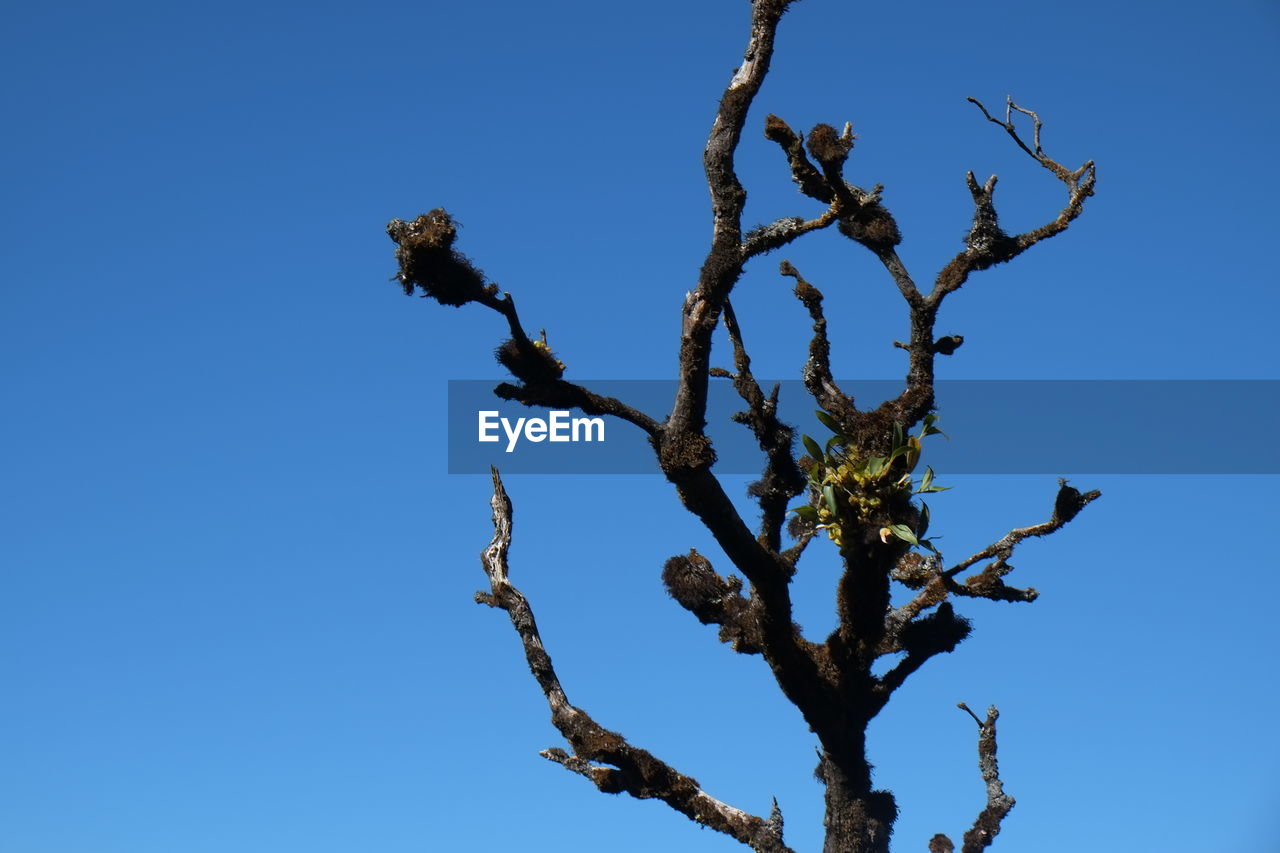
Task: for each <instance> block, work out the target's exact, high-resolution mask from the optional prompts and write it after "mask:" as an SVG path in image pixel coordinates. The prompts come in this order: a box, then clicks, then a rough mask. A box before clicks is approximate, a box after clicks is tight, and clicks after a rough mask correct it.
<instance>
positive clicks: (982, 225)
mask: <svg viewBox="0 0 1280 853" xmlns="http://www.w3.org/2000/svg"><path fill="white" fill-rule="evenodd" d="M968 101H969V102H970V103H971V104H973V105H974V106H976V107H977V108H978V109H979V110H981V111H982V114H983V115H984V116H986V118H987V121H990V122H993V123H994V124H998V125H1000V127H1002V128H1004V130H1005V132H1006V133H1008V134H1009V136H1010V137H1011V138H1012V139H1013V141H1014V142H1015V143H1016V144H1017V145H1018V147H1019V148H1021V149H1022V150H1023V151H1025V152H1026V153H1027V154H1028V155H1029V156H1030V157H1031V158H1032V159H1033V160H1035V161H1036V162H1037V163H1039V164H1040V165H1041V166H1043V167H1044V168H1046V169H1048V170H1049V171H1050V172H1052V173H1053V175H1054V177H1056V178H1057V179H1058V180H1059V181H1061V182H1062V183H1063V184H1064V185H1065V186H1066V188H1067V205H1066V207H1064V208H1063V209H1062V210H1061V212H1059V213H1058V215H1057V217H1056V218H1054V219H1053V220H1052V221H1050V222H1048V223H1046V224H1045V225H1042V226H1040V227H1039V228H1036V229H1034V230H1032V231H1028V232H1026V233H1024V234H1019V235H1017V236H1015V237H1010V236H1008V235H1007V234H1005V233H1004V231H1002V230H1001V229H1000V226H999V223H998V219H997V217H996V211H995V206H994V203H993V200H992V196H993V194H994V193H995V187H996V176H995V175H992V176H991V177H990V178H988V179H987V182H986V183H985V184H984V185H981V186H979V184H978V182H977V180H976V179H975V178H974V176H973V173H972V172H970V173H968V175H967V176H966V183H967V184H968V187H969V192H970V194H971V195H972V196H973V201H974V216H973V225H972V226H971V227H970V229H969V235H968V236H967V237H966V238H965V250H964V251H963V252H961V253H959V254H958V255H956V256H955V257H954V258H952V260H951V262H950V263H948V264H947V265H946V266H945V267H944V268H943V269H942V271H941V272H940V273H938V279H937V283H936V284H935V285H934V289H933V292H932V293H930V294H929V297H928V299H929V301H930V302H932V303H933V304H934V306H935V307H936V306H938V305H940V304H942V300H943V299H944V298H945V297H946V295H947V294H948V293H951V292H952V291H954V290H957V289H959V288H960V287H961V285H963V284H964V283H965V281H966V280H967V279H968V278H969V274H970V273H971V272H973V271H975V270H984V269H987V268H988V267H991V266H993V265H995V264H1002V263H1005V262H1006V261H1010V260H1012V259H1014V258H1016V257H1017V256H1018V255H1020V254H1022V253H1023V252H1025V251H1026V250H1027V249H1029V248H1031V247H1032V246H1034V245H1035V244H1036V243H1039V242H1040V241H1041V240H1047V239H1048V238H1050V237H1053V236H1054V235H1056V234H1061V233H1062V232H1063V231H1066V230H1067V226H1069V225H1070V224H1071V223H1072V222H1073V221H1074V220H1075V219H1076V217H1078V216H1079V215H1080V213H1081V212H1082V211H1083V210H1084V203H1085V200H1086V199H1088V198H1089V196H1091V195H1093V190H1094V185H1095V184H1096V182H1097V177H1098V172H1097V167H1096V166H1095V165H1094V163H1093V161H1092V160H1087V161H1085V163H1084V165H1082V166H1081V167H1080V168H1078V169H1075V170H1074V171H1072V170H1070V169H1067V168H1066V167H1065V166H1063V165H1062V164H1061V163H1059V162H1058V161H1056V160H1054V159H1052V158H1051V157H1049V156H1048V155H1047V154H1045V153H1044V149H1043V148H1041V147H1040V129H1041V127H1042V126H1043V123H1042V122H1041V121H1040V116H1039V115H1037V114H1036V113H1035V112H1033V111H1031V110H1028V109H1024V108H1023V107H1020V106H1018V105H1017V104H1015V103H1014V102H1013V98H1007V99H1006V108H1005V120H1004V121H1000V120H999V119H997V118H995V117H993V116H992V115H991V113H989V112H987V108H986V107H985V106H983V105H982V103H981V102H980V101H979V100H978V99H977V98H969V99H968ZM1015 112H1019V113H1022V114H1024V115H1028V116H1030V117H1031V119H1032V121H1033V122H1034V134H1035V137H1034V141H1033V144H1032V146H1028V145H1027V143H1026V142H1024V141H1023V140H1022V137H1021V136H1019V135H1018V130H1017V128H1016V127H1015V126H1014V123H1013V114H1014V113H1015Z"/></svg>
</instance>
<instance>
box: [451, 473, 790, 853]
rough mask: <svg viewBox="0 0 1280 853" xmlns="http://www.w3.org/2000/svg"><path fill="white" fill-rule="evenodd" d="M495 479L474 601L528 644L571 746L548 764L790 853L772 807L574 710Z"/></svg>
mask: <svg viewBox="0 0 1280 853" xmlns="http://www.w3.org/2000/svg"><path fill="white" fill-rule="evenodd" d="M492 473H493V499H492V500H491V502H490V505H491V506H492V508H493V539H492V540H491V541H490V542H489V545H488V546H487V547H486V548H485V549H484V550H483V551H482V552H481V554H480V563H481V566H482V567H483V568H484V572H485V574H486V575H487V576H488V578H489V592H480V593H477V594H476V600H477V601H478V602H480V603H482V604H487V605H489V606H490V607H497V608H500V609H502V610H505V611H506V612H507V615H508V616H509V617H510V618H511V624H512V626H513V627H514V628H515V629H516V633H517V634H519V636H520V640H521V642H522V643H523V645H524V651H525V659H526V660H527V661H528V663H529V669H530V671H531V672H532V673H533V676H534V678H535V679H536V680H537V682H538V686H539V687H541V688H542V693H543V695H544V696H545V697H546V699H547V705H548V706H549V707H550V709H551V722H552V724H554V725H555V727H556V728H557V729H558V730H559V731H560V734H561V735H562V736H563V737H564V739H565V740H566V741H568V743H569V745H570V746H571V747H572V748H573V753H572V754H570V753H567V752H565V751H564V750H563V749H559V748H555V747H553V748H551V749H547V750H544V751H543V753H542V755H543V756H544V757H545V758H547V759H548V760H550V761H554V762H556V763H558V764H561V765H563V766H564V767H566V768H567V769H569V770H572V771H573V772H575V773H578V774H580V775H582V776H585V777H586V778H587V779H590V780H591V782H592V783H593V784H594V785H595V786H596V787H597V788H598V789H599V790H601V791H604V792H605V793H611V794H619V793H627V794H630V795H631V796H633V797H635V798H637V799H657V800H661V801H663V802H664V803H666V804H667V805H669V806H671V808H673V809H675V810H676V811H678V812H680V813H681V814H683V815H685V816H687V817H689V818H690V819H691V820H694V821H696V822H697V823H700V824H702V825H704V826H708V827H710V828H711V829H714V830H717V831H718V832H723V833H724V834H726V835H728V836H730V837H732V838H735V839H737V840H738V841H740V842H742V843H743V844H746V845H748V846H749V847H751V849H753V850H756V851H759V853H792V851H791V849H790V848H788V847H787V846H786V845H785V844H784V843H783V841H782V821H781V815H780V813H779V812H778V811H777V804H776V802H775V804H774V813H773V814H772V815H770V817H769V818H760V817H757V816H755V815H752V814H748V813H747V812H744V811H742V810H741V809H736V808H734V807H733V806H730V805H727V804H726V803H723V802H721V801H719V800H717V799H715V798H714V797H712V796H711V795H709V794H707V793H706V792H705V791H703V790H702V788H701V787H700V786H699V785H698V782H697V780H696V779H693V778H692V777H689V776H686V775H684V774H682V773H680V772H679V771H677V770H675V769H674V768H673V767H671V766H670V765H669V764H667V763H666V762H664V761H662V760H660V759H658V758H657V757H656V756H654V755H653V754H652V753H650V752H648V751H646V750H643V749H640V748H639V747H635V746H632V745H631V744H630V743H628V742H627V740H626V738H624V737H623V736H622V735H621V734H619V733H617V732H613V731H610V730H608V729H606V728H604V727H603V726H601V725H600V724H598V723H597V722H596V721H595V720H593V719H592V718H591V716H590V715H588V714H587V712H586V711H584V710H582V709H581V708H579V707H577V706H575V705H573V704H571V703H570V702H569V699H568V697H567V696H566V695H565V691H564V688H563V687H562V686H561V684H560V679H559V677H558V676H557V675H556V671H555V667H554V666H553V665H552V663H551V656H550V655H549V654H548V653H547V651H546V649H545V648H544V647H543V645H542V637H541V635H540V634H539V633H538V625H537V622H536V621H535V619H534V616H533V608H532V607H531V606H530V605H529V601H528V599H526V598H525V597H524V595H523V594H522V593H521V592H520V591H519V590H518V589H517V588H516V587H515V586H514V585H513V584H512V583H511V581H510V578H509V566H508V560H507V554H508V551H509V550H510V547H511V531H512V517H513V510H512V505H511V499H510V498H509V497H508V496H507V492H506V489H505V488H503V485H502V478H501V477H500V476H499V474H498V469H496V468H494V469H492Z"/></svg>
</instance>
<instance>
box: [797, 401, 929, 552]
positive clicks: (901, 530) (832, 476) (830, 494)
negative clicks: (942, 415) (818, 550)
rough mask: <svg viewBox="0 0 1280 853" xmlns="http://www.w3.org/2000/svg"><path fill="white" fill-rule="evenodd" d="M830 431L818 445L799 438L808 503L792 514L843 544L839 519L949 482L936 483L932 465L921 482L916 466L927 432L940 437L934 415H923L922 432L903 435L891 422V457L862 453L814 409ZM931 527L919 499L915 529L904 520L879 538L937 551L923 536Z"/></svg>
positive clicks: (864, 516)
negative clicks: (893, 538)
mask: <svg viewBox="0 0 1280 853" xmlns="http://www.w3.org/2000/svg"><path fill="white" fill-rule="evenodd" d="M814 414H815V415H816V416H817V418H818V420H819V421H821V422H822V424H823V425H824V426H826V427H827V428H828V429H830V430H831V431H832V433H833V435H832V436H831V437H830V438H829V439H827V441H826V444H825V445H820V444H819V443H818V442H817V441H816V440H815V439H813V438H811V437H810V436H807V435H802V436H801V437H800V440H801V443H802V444H803V445H804V449H805V452H806V453H807V454H808V456H809V459H808V462H807V464H806V465H805V468H806V471H805V473H806V475H807V476H808V479H809V486H810V502H809V503H808V504H807V505H805V506H801V507H796V508H794V509H793V510H792V512H794V513H796V515H798V516H800V517H801V518H803V519H805V520H806V521H809V522H811V523H812V524H814V526H815V527H817V528H818V529H819V530H825V531H826V533H827V536H828V537H830V539H831V540H832V541H833V542H835V543H836V545H837V546H842V545H843V544H844V541H843V532H842V531H841V528H840V520H841V518H842V517H846V516H845V513H847V514H848V515H849V516H852V517H854V518H857V519H860V520H866V519H868V518H869V517H870V516H871V515H872V514H873V513H874V512H876V511H877V510H879V509H880V508H882V507H883V506H884V505H885V502H886V500H891V499H892V498H894V497H900V498H905V499H907V500H910V497H911V495H915V494H924V493H929V492H941V491H945V490H946V489H947V488H948V487H947V486H939V485H937V484H935V483H934V474H933V469H932V468H930V467H928V466H925V469H924V474H923V475H922V476H921V478H920V480H919V482H917V481H916V480H915V476H914V475H915V470H916V468H917V467H918V466H919V464H920V456H921V452H922V450H923V440H924V439H925V438H927V437H928V436H930V435H943V436H945V435H946V434H945V433H943V432H942V430H941V429H939V428H938V426H937V421H938V417H937V415H935V414H932V413H931V414H928V415H926V416H925V417H924V419H923V421H922V424H921V428H920V432H919V433H918V434H915V435H910V434H906V432H905V430H903V428H902V424H900V423H895V424H894V425H893V441H892V444H891V446H890V450H889V455H887V456H871V455H863V454H862V453H860V452H859V450H858V448H857V447H855V446H854V445H853V443H852V442H851V441H850V440H849V438H848V437H847V436H845V435H844V434H843V433H842V432H841V429H840V425H839V424H838V423H837V422H836V420H835V419H834V418H832V417H831V416H830V415H829V414H827V413H826V412H823V411H817V412H815V413H814ZM928 526H929V507H928V505H927V504H924V503H923V502H921V510H920V522H919V524H918V525H917V529H916V530H912V529H911V528H910V527H908V526H907V525H905V524H891V525H889V526H887V527H885V528H883V529H882V530H881V538H882V539H883V540H885V541H887V537H888V536H890V535H892V536H896V537H897V538H899V539H901V540H903V541H904V542H909V543H910V544H911V545H914V546H919V547H922V548H928V549H929V550H935V549H934V547H933V544H932V543H931V542H930V541H929V540H928V539H925V538H923V537H924V534H925V531H926V530H927V529H928Z"/></svg>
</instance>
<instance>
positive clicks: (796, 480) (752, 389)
mask: <svg viewBox="0 0 1280 853" xmlns="http://www.w3.org/2000/svg"><path fill="white" fill-rule="evenodd" d="M724 324H725V331H726V332H728V334H729V341H730V342H731V343H732V345H733V362H734V371H735V372H734V373H732V374H729V375H730V377H731V378H732V379H733V387H734V390H736V391H737V392H738V396H739V397H741V398H742V399H743V401H744V402H745V403H746V404H747V409H746V411H743V412H738V413H736V414H735V415H734V416H733V419H734V420H735V421H737V422H738V423H741V424H745V425H746V426H747V427H749V428H750V429H751V432H752V433H753V434H754V435H755V437H756V443H757V444H759V445H760V449H761V450H762V451H764V453H765V457H766V460H767V461H766V463H765V468H764V474H763V476H762V477H761V478H760V479H759V480H757V481H756V482H754V483H752V484H751V486H750V487H749V488H748V494H750V495H752V496H753V497H754V498H756V500H757V502H758V503H759V505H760V537H759V538H760V544H762V545H764V546H765V547H766V548H768V549H769V550H770V551H773V552H775V553H776V552H779V551H781V550H782V526H783V523H784V522H785V521H786V517H787V504H788V503H789V502H790V501H791V499H792V498H794V497H795V496H796V495H798V494H800V493H801V492H803V491H804V489H805V484H806V480H805V476H804V473H803V472H801V470H800V466H799V465H797V464H796V460H795V457H793V456H792V455H791V445H792V442H793V440H794V438H795V430H794V429H792V428H791V427H790V426H788V425H787V424H784V423H782V421H780V420H778V389H779V386H777V385H774V386H773V391H772V392H771V393H770V394H769V396H767V397H766V396H765V394H764V391H763V390H762V389H761V388H760V384H759V383H758V382H756V379H755V377H754V376H753V375H752V374H751V358H750V356H748V355H747V348H746V344H744V343H743V340H742V329H741V328H740V327H739V326H738V318H737V315H736V314H734V311H733V305H732V303H730V302H729V300H727V299H726V300H725V303H724Z"/></svg>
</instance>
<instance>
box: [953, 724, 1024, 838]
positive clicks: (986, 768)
mask: <svg viewBox="0 0 1280 853" xmlns="http://www.w3.org/2000/svg"><path fill="white" fill-rule="evenodd" d="M957 707H959V708H960V709H961V710H962V711H964V712H966V713H967V714H968V715H969V716H970V717H973V719H974V722H976V723H977V724H978V732H979V734H978V769H979V770H980V771H981V772H982V781H983V782H985V783H986V786H987V805H986V808H984V809H983V810H982V811H981V812H979V813H978V817H977V818H976V819H975V820H974V822H973V826H972V827H971V828H970V829H969V831H968V832H966V833H965V834H964V846H963V847H962V848H961V851H962V853H982V851H983V850H986V849H987V848H988V847H990V846H991V842H993V841H995V838H996V836H997V835H999V834H1000V824H1001V822H1002V821H1003V820H1004V819H1005V817H1006V816H1008V814H1009V812H1011V811H1012V810H1013V806H1014V804H1015V802H1016V801H1015V800H1014V799H1013V797H1011V796H1009V795H1008V794H1006V793H1005V792H1004V783H1003V782H1002V781H1001V780H1000V767H999V765H998V764H997V763H996V720H998V719H999V718H1000V712H999V711H998V710H997V709H996V706H995V705H992V706H991V707H989V708H987V719H986V720H981V719H979V718H978V715H977V714H975V713H973V711H971V710H969V706H968V705H966V704H965V703H963V702H961V703H959V705H958V706H957Z"/></svg>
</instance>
